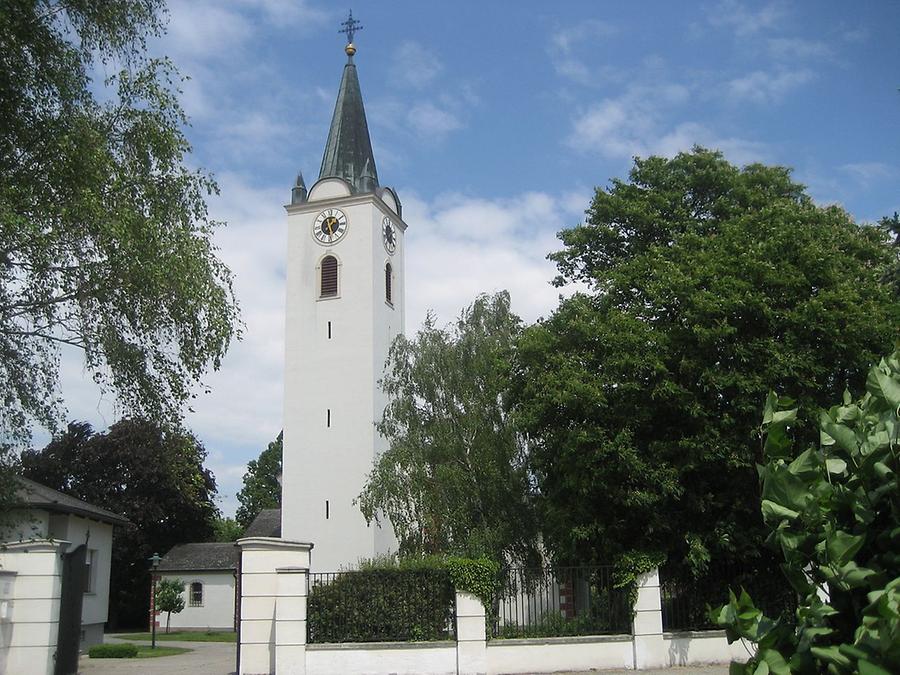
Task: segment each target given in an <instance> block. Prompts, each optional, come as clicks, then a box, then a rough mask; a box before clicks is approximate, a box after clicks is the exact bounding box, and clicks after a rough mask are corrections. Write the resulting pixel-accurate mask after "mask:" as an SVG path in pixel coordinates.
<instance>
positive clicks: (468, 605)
mask: <svg viewBox="0 0 900 675" xmlns="http://www.w3.org/2000/svg"><path fill="white" fill-rule="evenodd" d="M484 617H485V611H484V605H483V604H482V603H481V600H480V599H479V598H478V597H477V596H475V595H473V594H472V593H466V592H463V591H457V592H456V672H457V673H458V675H486V673H487V631H486V630H485V624H484Z"/></svg>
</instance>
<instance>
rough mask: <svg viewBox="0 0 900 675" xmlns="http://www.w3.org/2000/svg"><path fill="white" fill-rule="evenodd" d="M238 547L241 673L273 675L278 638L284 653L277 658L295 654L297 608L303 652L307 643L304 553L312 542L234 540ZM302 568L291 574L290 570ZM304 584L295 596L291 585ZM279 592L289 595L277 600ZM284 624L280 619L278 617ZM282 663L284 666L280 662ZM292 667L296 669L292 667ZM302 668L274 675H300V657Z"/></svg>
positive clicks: (280, 669)
mask: <svg viewBox="0 0 900 675" xmlns="http://www.w3.org/2000/svg"><path fill="white" fill-rule="evenodd" d="M237 545H238V546H239V547H240V549H241V597H240V598H239V602H240V614H239V616H240V624H239V626H240V646H239V649H240V663H239V665H238V673H239V674H240V675H272V674H273V673H275V670H276V665H277V664H278V662H279V658H278V635H279V630H278V629H279V624H281V625H280V628H281V631H280V634H281V636H282V637H283V638H284V640H285V647H287V648H288V649H287V650H283V651H282V659H289V655H290V654H291V653H297V649H291V648H296V647H298V646H299V645H297V644H291V642H296V640H297V635H296V631H297V630H298V629H299V625H298V623H297V622H298V621H300V619H298V618H294V617H296V615H297V612H298V611H299V607H300V606H301V605H302V612H303V614H302V616H303V618H302V622H303V625H302V628H303V643H302V644H303V646H302V647H300V649H301V650H303V653H304V656H305V648H306V647H305V645H306V632H305V631H306V589H305V587H306V584H305V582H306V570H308V569H309V552H310V550H311V549H312V544H308V543H305V542H299V541H291V540H288V539H280V538H277V537H247V538H244V539H238V541H237ZM297 569H300V570H303V572H302V573H295V572H294V570H297ZM301 579H302V581H303V586H304V590H303V593H304V595H303V597H302V598H300V599H297V598H298V597H299V596H297V595H295V594H294V592H295V591H296V585H297V584H298V583H299V580H301ZM282 591H285V592H289V594H288V595H286V596H285V598H284V599H283V601H282V598H281V597H280V594H281V592H282ZM282 614H283V616H284V620H283V621H282V620H279V617H280V616H282ZM285 663H286V662H285ZM291 667H295V665H292V666H291ZM299 667H301V668H303V670H284V669H283V668H287V665H284V666H279V668H278V673H279V675H281V673H304V672H305V669H306V661H305V658H304V660H303V661H302V663H301V664H300V666H299Z"/></svg>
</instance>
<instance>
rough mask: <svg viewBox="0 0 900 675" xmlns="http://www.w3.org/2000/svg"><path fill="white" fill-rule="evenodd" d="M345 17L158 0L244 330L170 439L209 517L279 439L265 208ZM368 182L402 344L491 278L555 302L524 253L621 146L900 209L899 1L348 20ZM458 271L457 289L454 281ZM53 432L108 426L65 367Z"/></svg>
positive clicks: (331, 95) (593, 6)
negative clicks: (205, 470)
mask: <svg viewBox="0 0 900 675" xmlns="http://www.w3.org/2000/svg"><path fill="white" fill-rule="evenodd" d="M347 9H348V7H347V6H344V5H341V6H337V5H335V4H334V3H326V2H316V1H314V0H305V1H304V0H230V1H226V0H190V1H184V2H181V1H179V2H172V3H171V4H170V17H169V32H168V34H167V35H166V36H165V37H164V38H162V39H161V40H159V41H157V42H155V43H154V44H153V45H152V49H153V51H154V53H157V54H167V55H169V56H170V57H172V59H173V60H174V61H175V63H176V65H177V66H178V67H179V68H180V70H181V72H182V73H183V74H184V75H187V76H189V77H190V78H191V79H190V80H189V81H187V82H185V84H184V87H183V88H184V95H183V98H182V102H183V104H184V107H185V109H186V111H187V113H188V114H189V116H190V117H191V120H192V126H191V128H190V129H189V131H188V135H189V137H190V139H191V141H192V142H193V144H194V155H193V156H192V158H191V162H192V164H195V165H196V166H198V167H203V168H205V169H206V170H208V171H211V172H212V173H213V174H215V176H216V177H217V179H218V181H219V184H220V187H221V189H222V194H221V195H220V196H219V197H217V198H215V199H214V200H212V201H211V203H210V206H211V212H212V215H213V216H214V217H215V218H218V219H221V220H225V221H228V226H227V227H226V228H225V229H223V230H221V231H220V232H219V233H218V235H217V243H218V245H219V246H220V250H221V255H222V257H223V258H224V259H225V261H226V262H227V263H228V264H229V265H230V266H231V267H232V269H233V270H234V272H235V274H236V289H237V293H238V295H239V299H240V302H241V305H242V308H243V312H244V321H245V322H246V338H245V340H244V341H243V342H241V343H240V344H237V345H235V347H234V348H233V349H232V351H231V353H230V354H229V356H228V357H227V358H226V360H225V362H224V365H223V368H222V370H221V371H220V372H218V373H215V374H212V375H210V377H209V378H208V384H209V385H210V386H211V387H212V393H211V394H209V395H205V396H202V397H201V400H200V401H199V402H198V404H197V405H196V406H195V411H196V412H194V413H192V414H189V415H188V417H187V420H186V422H187V424H188V426H189V427H190V428H191V429H192V430H193V431H194V432H195V433H196V434H197V435H198V436H199V437H200V438H201V439H202V440H203V441H204V443H205V444H206V446H207V449H208V450H209V451H210V461H209V464H210V466H211V468H212V469H213V470H214V471H215V473H216V475H217V478H218V480H219V484H220V492H221V506H222V508H223V511H224V512H225V513H226V514H229V515H230V514H231V513H233V510H234V508H235V504H236V502H235V499H234V494H235V492H236V491H237V490H238V489H239V487H240V481H241V476H242V475H243V473H244V470H245V465H246V462H247V461H248V460H250V459H253V458H255V457H256V456H257V455H258V454H259V452H260V450H261V449H262V448H264V447H265V444H266V443H267V442H268V441H269V440H271V439H272V438H274V437H275V435H276V434H277V433H278V431H279V430H280V428H281V389H282V386H283V381H282V374H281V369H282V363H283V356H282V351H283V336H282V331H283V303H284V246H285V237H286V232H285V215H284V211H283V209H282V205H283V204H284V203H286V202H287V201H288V199H289V195H290V187H291V183H292V180H293V177H294V176H295V174H296V172H297V170H298V169H300V170H302V171H303V173H304V175H305V177H306V179H307V184H309V185H311V184H312V182H314V180H315V178H316V177H317V175H318V167H319V163H320V162H321V156H322V150H323V148H324V145H325V139H326V136H327V131H328V125H329V122H330V119H331V114H332V110H333V107H334V99H335V95H336V93H337V87H338V83H339V81H340V76H341V69H342V67H343V64H344V62H345V60H346V57H345V56H344V53H343V46H344V42H343V36H341V35H339V34H338V29H339V27H340V25H339V24H340V22H341V21H343V20H344V19H345V18H346V14H347ZM353 10H354V14H355V16H356V18H358V19H359V20H360V21H361V22H362V24H363V26H364V29H363V30H362V31H361V32H360V33H359V34H358V35H357V38H356V44H357V47H358V49H359V51H358V54H357V56H356V63H357V66H358V71H359V77H360V82H361V85H362V90H363V96H364V98H365V104H366V110H367V114H368V120H369V130H370V133H371V136H372V142H373V147H374V150H375V157H376V161H377V164H378V173H379V178H380V180H381V183H382V184H385V185H391V186H394V187H395V188H397V190H398V192H399V194H400V198H401V199H402V200H403V203H404V209H405V210H404V215H405V219H406V221H407V222H408V223H409V226H410V227H409V232H408V236H407V256H408V259H407V270H406V274H407V326H406V328H407V332H412V331H413V330H415V328H416V326H417V325H418V324H419V323H421V320H422V319H423V318H424V316H425V312H426V311H427V310H428V309H429V308H430V309H433V310H434V311H435V313H436V314H437V316H438V317H439V318H440V319H441V320H450V319H452V318H453V316H454V315H455V314H456V313H457V312H458V311H459V309H460V308H461V307H463V306H464V305H466V304H467V303H469V302H470V301H471V300H472V299H473V298H474V296H475V295H476V293H478V292H480V291H493V290H499V289H502V288H508V289H509V290H510V291H511V293H512V298H513V306H514V309H516V310H517V311H518V312H519V313H520V314H521V315H522V316H523V317H524V318H526V319H527V320H534V319H536V318H537V317H539V316H542V315H546V314H547V313H548V312H550V311H552V309H553V307H554V306H555V305H556V302H557V298H558V290H557V289H554V288H552V287H550V286H549V284H548V281H549V279H550V278H551V277H552V276H553V273H554V270H553V267H552V266H551V265H550V264H549V263H548V262H547V261H546V260H545V256H546V254H547V253H548V252H550V251H552V250H555V249H556V248H557V243H556V239H555V233H556V232H557V231H558V230H559V229H561V228H562V227H567V226H573V225H576V224H578V223H579V222H580V221H581V218H582V215H583V212H584V209H585V208H586V207H587V205H588V203H589V200H590V196H591V194H592V191H593V189H594V187H595V186H598V185H606V184H607V182H608V180H609V179H610V178H611V177H624V176H625V175H626V174H627V172H628V169H629V167H630V165H631V158H632V156H634V155H640V156H646V155H648V154H664V155H669V156H671V155H673V154H675V153H677V152H678V151H680V150H685V149H689V148H690V147H691V146H692V145H693V144H694V143H699V144H702V145H706V146H708V147H715V148H719V149H721V150H723V152H725V155H726V157H727V158H728V159H729V160H731V161H732V162H734V163H737V164H744V163H747V162H752V161H762V162H765V163H770V164H783V165H788V166H791V167H794V169H795V174H794V175H795V177H796V179H797V180H799V181H800V182H802V183H804V184H806V185H807V186H808V187H809V192H810V194H811V195H812V196H813V197H814V198H815V199H816V200H817V201H818V202H820V203H823V204H824V203H838V204H841V205H843V206H844V207H845V208H846V209H847V210H848V211H849V212H850V213H851V214H853V215H854V216H855V217H856V218H857V219H859V220H868V221H871V220H875V219H877V218H880V217H881V216H883V215H888V214H890V213H893V212H894V211H895V210H900V193H898V190H897V185H898V182H900V163H898V159H897V158H898V157H900V91H898V87H900V40H898V39H897V36H896V29H897V26H898V25H900V3H898V2H894V1H888V0H885V1H883V2H859V3H848V2H839V1H831V2H787V1H785V2H777V1H776V2H749V1H746V2H738V1H735V0H724V1H718V0H714V1H711V2H697V3H674V2H640V3H638V2H632V3H623V2H620V3H612V2H596V1H589V0H584V1H568V2H562V1H561V2H555V3H547V2H532V1H519V2H471V1H469V0H457V1H456V2H442V3H432V2H422V1H421V0H419V1H411V0H394V1H392V2H379V3H375V2H371V1H370V2H365V3H358V4H356V5H354V6H353ZM460 261H470V262H468V263H467V264H466V265H465V270H466V275H465V278H462V279H461V278H460V276H459V273H458V271H459V263H460ZM63 370H64V378H63V393H64V395H65V396H66V399H67V401H68V402H69V410H70V418H77V419H88V420H90V421H91V422H93V423H94V424H95V426H96V427H98V428H104V427H106V426H107V425H108V424H110V423H112V422H114V421H115V420H116V419H117V417H118V413H117V411H116V410H115V406H114V403H113V402H112V401H111V400H110V399H109V397H108V396H107V397H101V396H100V395H99V394H98V393H97V392H96V391H95V390H93V389H92V385H90V384H89V382H86V381H85V380H84V378H82V376H81V373H80V365H79V363H78V362H77V360H75V359H71V358H67V359H66V360H65V362H64V364H63Z"/></svg>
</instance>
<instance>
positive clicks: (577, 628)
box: [494, 611, 610, 640]
mask: <svg viewBox="0 0 900 675" xmlns="http://www.w3.org/2000/svg"><path fill="white" fill-rule="evenodd" d="M609 632H610V631H609V630H606V626H602V627H598V625H597V617H595V616H592V615H591V614H581V615H579V616H576V617H572V618H566V617H564V616H563V615H562V614H560V613H558V612H555V611H554V612H548V613H547V614H545V615H543V616H542V617H541V618H540V620H539V621H536V622H534V623H529V624H525V625H523V624H517V623H507V624H504V625H502V626H499V629H498V631H497V635H495V636H494V637H496V638H499V639H501V640H513V639H525V638H542V637H571V636H575V635H599V634H604V633H609Z"/></svg>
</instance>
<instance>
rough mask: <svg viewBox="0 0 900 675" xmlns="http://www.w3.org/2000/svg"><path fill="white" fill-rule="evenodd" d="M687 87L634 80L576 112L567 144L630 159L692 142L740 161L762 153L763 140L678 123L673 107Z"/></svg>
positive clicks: (687, 94)
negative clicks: (622, 89)
mask: <svg viewBox="0 0 900 675" xmlns="http://www.w3.org/2000/svg"><path fill="white" fill-rule="evenodd" d="M691 95H692V92H691V90H690V89H689V88H688V87H685V86H682V85H678V84H669V85H664V86H659V87H651V86H646V85H633V86H631V87H629V88H628V89H627V90H626V91H625V93H624V94H622V95H621V96H618V97H614V98H607V99H604V100H602V101H600V102H599V103H596V104H594V105H591V106H589V107H588V108H587V109H585V110H583V111H582V112H581V113H580V114H578V115H577V116H576V118H575V119H574V121H573V128H572V132H571V133H570V134H569V136H568V138H567V139H566V144H567V145H568V146H569V147H571V148H573V149H574V150H577V151H579V152H598V153H600V154H602V155H604V156H606V157H615V158H623V159H627V158H630V157H632V156H635V155H638V156H642V157H646V156H648V155H664V156H666V157H671V156H674V155H675V154H677V153H678V152H681V151H685V150H690V148H691V147H692V146H693V145H695V144H696V145H703V146H705V147H709V148H716V149H720V150H722V151H723V152H725V153H726V155H727V156H728V159H729V160H730V161H733V162H737V163H739V164H743V163H747V162H753V161H758V160H760V159H762V158H763V154H764V153H763V150H764V148H763V146H762V145H761V144H759V143H755V142H753V141H749V140H745V139H741V138H737V137H729V136H724V137H723V136H721V135H719V134H717V133H716V132H715V131H714V130H712V129H710V128H709V127H707V126H705V125H703V124H700V123H697V122H693V121H687V122H680V123H675V122H673V121H671V120H672V119H674V118H675V117H676V116H675V114H674V112H675V111H676V110H677V108H678V107H679V106H683V105H685V104H687V103H689V102H690V100H691Z"/></svg>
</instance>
